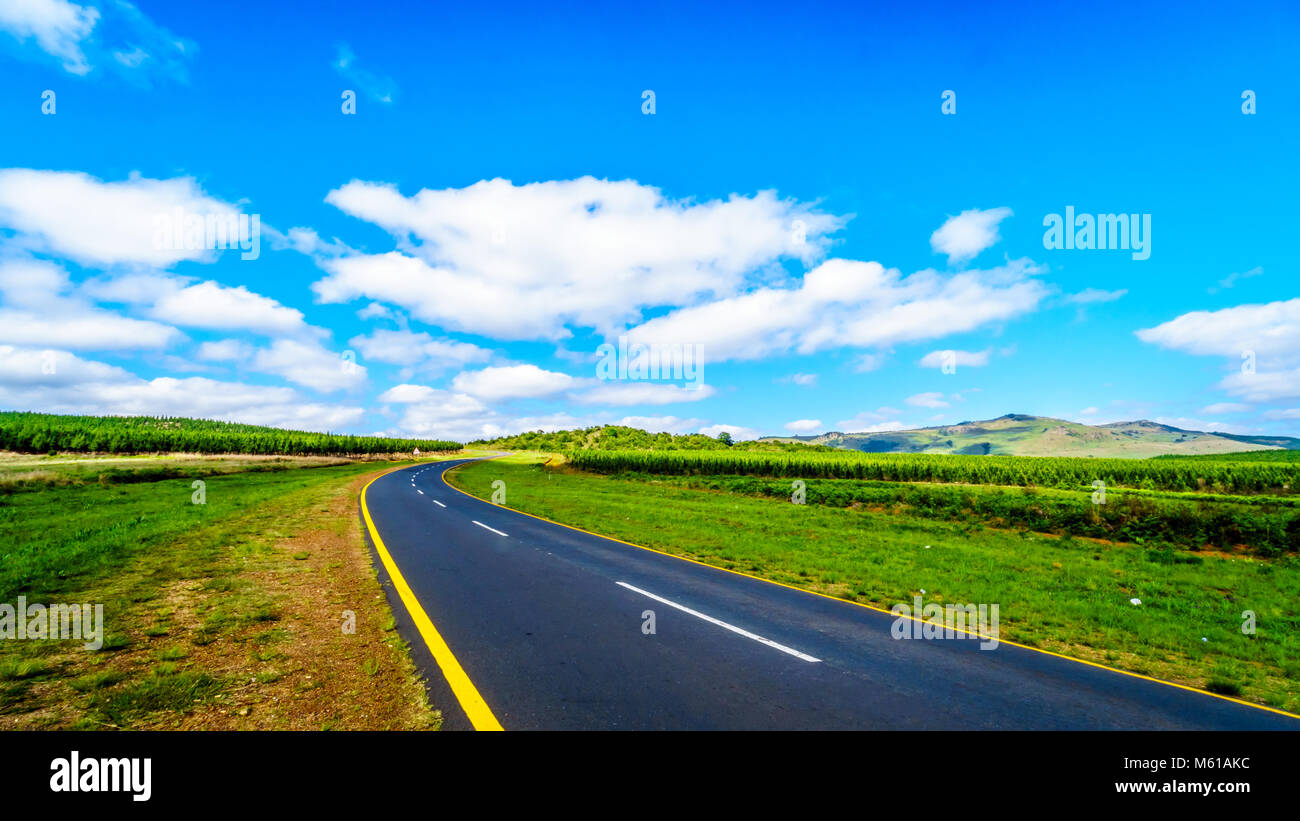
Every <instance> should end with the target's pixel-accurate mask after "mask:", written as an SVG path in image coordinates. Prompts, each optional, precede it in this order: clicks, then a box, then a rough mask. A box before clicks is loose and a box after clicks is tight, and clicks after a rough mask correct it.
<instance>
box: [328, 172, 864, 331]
mask: <svg viewBox="0 0 1300 821" xmlns="http://www.w3.org/2000/svg"><path fill="white" fill-rule="evenodd" d="M326 201H327V202H329V203H331V204H333V205H335V206H337V207H338V208H340V209H341V210H343V211H344V212H346V213H348V214H351V215H352V216H355V217H359V218H361V219H365V220H368V221H371V222H374V223H376V224H378V225H380V226H382V227H383V228H385V229H386V230H388V231H389V232H390V233H392V234H393V235H394V236H396V237H397V238H398V240H399V249H398V250H395V251H392V252H390V253H386V254H374V255H351V256H344V257H340V258H337V259H325V260H318V262H319V264H320V265H321V267H322V268H323V269H324V270H325V271H326V272H327V274H328V275H327V276H326V277H325V278H324V279H322V280H320V281H318V282H317V283H315V284H314V285H313V288H314V289H315V291H316V293H317V294H318V295H319V297H320V299H321V300H322V301H325V302H345V301H349V300H353V299H358V298H362V297H366V298H369V299H372V300H378V301H381V302H386V303H390V304H393V305H398V306H401V307H403V308H405V309H407V310H408V311H410V312H411V314H412V315H413V316H415V317H417V318H419V319H421V320H423V321H426V322H429V323H432V324H437V325H439V326H441V327H445V328H451V329H456V330H463V331H469V332H473V333H482V334H485V335H488V336H492V337H495V338H498V339H520V340H522V339H546V340H552V341H554V340H558V339H562V338H565V337H567V336H568V335H569V333H570V332H569V331H568V329H567V328H566V326H567V325H573V326H580V327H593V328H596V329H597V330H598V331H600V332H602V333H607V334H608V333H612V332H614V331H616V330H618V329H619V328H620V327H621V326H622V325H624V324H626V323H628V322H634V321H637V320H638V319H639V318H640V316H641V311H642V310H643V309H646V308H650V307H656V306H678V305H687V304H691V303H694V302H696V301H699V300H700V299H702V298H704V297H706V296H709V295H724V296H726V295H730V294H732V293H734V292H735V291H736V289H737V288H739V287H740V286H741V284H742V283H743V282H744V281H745V279H746V277H748V276H750V275H751V274H753V273H754V272H755V271H758V270H760V269H763V268H765V267H767V266H772V265H774V264H775V263H777V262H778V261H779V260H780V259H782V258H800V259H803V260H804V261H805V262H812V261H814V260H815V259H816V258H818V257H819V256H821V255H822V254H823V253H824V252H825V250H826V248H827V247H828V245H829V240H828V239H827V238H826V234H828V233H830V232H833V231H835V230H838V228H839V227H840V226H841V225H842V224H843V223H844V221H845V219H844V218H841V217H837V216H833V215H828V214H822V213H820V212H817V211H814V210H813V209H812V207H811V206H808V205H804V204H800V203H797V202H794V201H790V200H781V199H778V198H777V196H776V194H775V193H773V192H771V191H763V192H759V193H758V194H755V195H754V196H752V197H745V196H739V195H733V196H731V197H729V198H728V199H726V200H713V201H707V202H696V201H694V200H673V199H670V198H668V197H666V196H665V195H664V194H663V193H662V192H661V191H660V190H659V189H657V188H653V187H651V186H645V185H640V184H639V183H637V182H635V181H633V180H625V181H618V182H616V181H608V180H597V179H595V178H592V177H583V178H581V179H576V180H561V181H547V182H539V183H530V184H526V185H518V186H516V185H513V184H511V183H510V182H509V181H508V180H502V179H495V180H483V181H480V182H478V183H475V184H474V185H471V186H469V187H467V188H462V189H444V190H436V191H435V190H427V189H426V190H422V191H420V192H419V193H417V194H415V195H414V196H412V197H404V196H402V194H401V193H400V192H398V191H397V189H396V188H394V187H392V186H385V185H377V184H373V183H367V182H360V181H354V182H351V183H348V184H347V185H344V186H343V187H341V188H339V189H337V190H335V191H331V192H330V194H329V195H328V197H327V198H326ZM796 220H799V221H802V222H803V224H804V234H805V237H804V239H803V240H802V241H801V240H800V237H799V236H798V234H797V232H795V231H793V230H792V225H793V223H794V222H795V221H796Z"/></svg>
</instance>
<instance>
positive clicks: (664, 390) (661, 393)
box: [573, 381, 716, 407]
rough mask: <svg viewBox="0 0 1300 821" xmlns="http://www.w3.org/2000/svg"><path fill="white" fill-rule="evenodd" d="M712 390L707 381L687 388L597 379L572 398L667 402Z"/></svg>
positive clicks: (617, 403)
mask: <svg viewBox="0 0 1300 821" xmlns="http://www.w3.org/2000/svg"><path fill="white" fill-rule="evenodd" d="M715 393H716V391H714V389H713V388H712V387H711V386H709V385H701V386H699V387H698V388H688V387H684V386H682V385H674V384H671V383H667V382H635V381H634V382H601V383H600V384H598V385H596V386H595V387H593V388H591V389H589V390H586V391H584V392H583V393H579V394H574V395H573V399H574V400H576V401H578V402H581V403H583V404H586V405H615V406H620V407H621V406H626V405H671V404H675V403H677V402H698V401H700V400H701V399H708V398H709V397H710V396H713V395H714V394H715Z"/></svg>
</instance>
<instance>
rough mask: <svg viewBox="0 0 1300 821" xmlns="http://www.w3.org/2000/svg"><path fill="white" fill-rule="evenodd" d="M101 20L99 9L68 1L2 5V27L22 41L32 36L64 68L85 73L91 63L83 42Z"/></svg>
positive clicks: (21, 1)
mask: <svg viewBox="0 0 1300 821" xmlns="http://www.w3.org/2000/svg"><path fill="white" fill-rule="evenodd" d="M97 22H99V10H98V9H96V8H94V7H87V6H78V5H77V4H75V3H69V2H67V0H6V2H5V3H2V4H0V30H4V31H7V32H8V33H9V34H11V35H13V36H14V37H15V38H17V39H18V40H19V41H20V42H22V41H25V40H27V39H29V38H31V39H34V40H35V41H36V45H37V46H39V47H40V48H41V50H43V51H45V52H46V53H48V54H50V55H51V56H53V57H57V58H58V59H59V60H60V61H61V62H62V63H63V69H64V71H67V72H68V73H70V74H86V73H88V72H89V71H90V64H89V62H87V60H86V55H85V53H84V52H83V51H82V48H81V43H82V41H83V40H85V39H86V38H88V37H89V36H90V33H91V32H92V31H93V30H94V28H95V24H96V23H97Z"/></svg>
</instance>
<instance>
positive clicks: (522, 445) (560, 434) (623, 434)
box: [470, 425, 826, 452]
mask: <svg viewBox="0 0 1300 821" xmlns="http://www.w3.org/2000/svg"><path fill="white" fill-rule="evenodd" d="M470 444H472V445H474V446H476V447H486V448H496V449H500V450H534V451H546V452H562V451H570V450H726V449H727V448H733V447H734V448H736V449H738V450H759V451H780V450H807V449H810V448H811V449H816V450H826V448H820V447H818V446H816V445H807V444H804V443H802V442H793V441H776V440H758V441H748V442H732V443H728V442H727V441H723V440H721V439H717V438H715V437H712V436H705V435H704V434H702V433H678V434H673V433H647V432H646V431H643V430H641V429H640V428H629V427H627V426H625V425H598V426H594V427H590V428H575V429H571V430H557V431H551V432H549V433H547V432H545V431H540V430H538V431H532V432H529V433H520V434H516V435H514V436H501V437H498V438H496V439H479V440H478V441H476V442H471V443H470Z"/></svg>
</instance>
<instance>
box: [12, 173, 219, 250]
mask: <svg viewBox="0 0 1300 821" xmlns="http://www.w3.org/2000/svg"><path fill="white" fill-rule="evenodd" d="M177 208H179V209H181V211H182V213H184V214H197V215H208V214H212V215H214V216H220V217H223V218H229V217H232V216H235V217H237V216H238V214H239V212H238V211H237V210H236V209H235V208H233V207H232V206H230V205H227V204H226V203H224V202H221V201H219V200H216V199H213V198H211V197H209V196H207V195H206V194H205V193H204V192H203V190H202V189H201V188H200V187H199V186H198V184H197V183H196V182H195V181H194V180H193V179H192V178H189V177H178V178H175V179H170V180H152V179H148V178H145V177H140V176H138V175H132V176H131V177H130V178H128V179H127V180H124V181H122V182H103V181H101V180H98V179H96V178H94V177H91V176H90V175H88V174H82V173H78V172H68V171H35V170H31V169H26V168H9V169H3V170H0V227H7V228H11V229H13V230H15V231H17V232H19V234H20V236H19V237H18V238H16V239H15V240H12V242H13V243H14V244H16V245H18V246H20V247H25V248H27V249H29V250H34V251H40V252H43V253H51V254H58V255H60V256H62V257H65V258H67V259H71V260H74V261H76V262H79V263H82V264H84V265H96V266H104V267H108V266H115V265H148V266H154V267H166V266H169V265H173V264H175V263H177V262H180V261H182V260H210V259H213V258H215V253H216V252H214V251H211V250H203V249H187V248H177V247H171V248H168V247H165V246H166V245H172V246H175V245H176V243H175V242H171V243H166V242H162V241H160V239H159V237H157V236H156V234H157V229H156V223H155V220H156V219H157V218H160V217H168V218H171V217H173V216H174V214H175V213H176V209H177ZM184 244H185V243H181V245H184Z"/></svg>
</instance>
